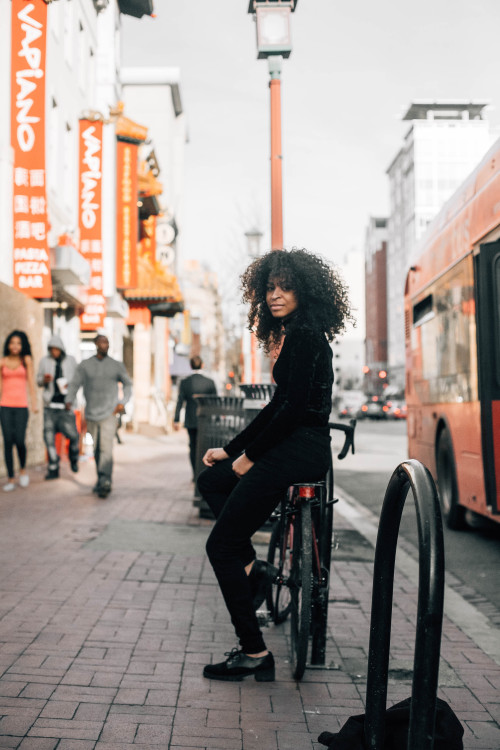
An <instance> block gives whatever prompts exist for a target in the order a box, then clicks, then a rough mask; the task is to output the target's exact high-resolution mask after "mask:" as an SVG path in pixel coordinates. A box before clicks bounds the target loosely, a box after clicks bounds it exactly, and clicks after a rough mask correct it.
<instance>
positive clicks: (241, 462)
mask: <svg viewBox="0 0 500 750" xmlns="http://www.w3.org/2000/svg"><path fill="white" fill-rule="evenodd" d="M253 464H254V462H253V461H250V459H249V458H247V457H246V455H245V454H244V453H243V455H241V456H240V457H239V458H237V459H236V461H235V462H234V463H233V466H232V468H233V471H234V473H235V474H236V476H237V477H239V478H241V477H242V476H244V475H245V474H246V473H247V471H250V469H251V468H252V466H253Z"/></svg>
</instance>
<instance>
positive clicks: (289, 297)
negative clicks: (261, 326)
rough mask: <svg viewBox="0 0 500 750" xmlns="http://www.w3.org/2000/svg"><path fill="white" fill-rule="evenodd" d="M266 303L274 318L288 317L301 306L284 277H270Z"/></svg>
mask: <svg viewBox="0 0 500 750" xmlns="http://www.w3.org/2000/svg"><path fill="white" fill-rule="evenodd" d="M266 303H267V306H268V308H269V310H270V312H271V315H272V316H273V318H286V317H287V316H288V315H291V314H292V313H293V312H295V310H296V309H297V308H298V306H299V302H298V300H297V296H296V294H295V292H294V290H293V289H292V288H291V286H290V285H289V284H287V282H285V281H283V280H282V279H276V278H273V277H270V278H269V281H268V282H267V292H266Z"/></svg>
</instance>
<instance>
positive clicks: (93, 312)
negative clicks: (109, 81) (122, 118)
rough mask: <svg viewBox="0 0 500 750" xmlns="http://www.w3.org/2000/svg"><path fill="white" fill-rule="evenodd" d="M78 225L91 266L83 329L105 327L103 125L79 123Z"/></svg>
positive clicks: (81, 246) (81, 244) (81, 241)
mask: <svg viewBox="0 0 500 750" xmlns="http://www.w3.org/2000/svg"><path fill="white" fill-rule="evenodd" d="M79 144H80V148H79V172H78V225H79V230H80V252H81V254H82V255H83V257H84V258H85V260H86V261H88V263H89V265H90V284H89V287H88V289H87V291H86V301H85V307H84V310H83V312H82V314H81V315H80V329H81V330H82V331H95V330H97V329H98V328H102V326H103V325H104V318H105V317H106V299H105V297H104V294H103V286H102V122H100V121H98V120H96V121H94V122H91V121H90V120H80V135H79Z"/></svg>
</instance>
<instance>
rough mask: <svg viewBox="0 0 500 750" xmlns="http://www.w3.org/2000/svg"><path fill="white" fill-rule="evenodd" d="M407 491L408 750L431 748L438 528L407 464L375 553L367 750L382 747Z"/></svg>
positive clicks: (419, 474) (432, 501)
mask: <svg viewBox="0 0 500 750" xmlns="http://www.w3.org/2000/svg"><path fill="white" fill-rule="evenodd" d="M410 488H411V490H412V493H413V498H414V501H415V506H416V512H417V522H418V545H419V585H418V610H417V629H416V638H415V655H414V661H413V685H412V699H411V709H410V726H409V734H408V745H407V750H432V747H433V745H434V731H435V729H434V725H435V715H436V696H437V687H438V673H439V655H440V647H441V628H442V622H443V598H444V543H443V526H442V520H441V509H440V506H439V499H438V495H437V491H436V486H435V484H434V481H433V479H432V477H431V475H430V472H429V470H428V469H427V468H426V467H425V466H424V465H423V464H421V463H420V462H419V461H415V460H408V461H404V462H403V463H401V464H399V466H398V467H397V468H396V470H395V471H394V473H393V475H392V477H391V479H390V481H389V484H388V486H387V490H386V493H385V498H384V503H383V506H382V511H381V515H380V525H379V530H378V535H377V545H376V548H375V564H374V571H373V593H372V611H371V622H370V646H369V656H368V677H367V685H366V715H365V744H366V747H367V748H369V750H382V748H383V743H384V729H385V711H386V701H387V680H388V670H389V649H390V642H391V620H392V598H393V588H394V567H395V560H396V547H397V542H398V535H399V525H400V522H401V515H402V512H403V508H404V504H405V500H406V496H407V494H408V490H409V489H410Z"/></svg>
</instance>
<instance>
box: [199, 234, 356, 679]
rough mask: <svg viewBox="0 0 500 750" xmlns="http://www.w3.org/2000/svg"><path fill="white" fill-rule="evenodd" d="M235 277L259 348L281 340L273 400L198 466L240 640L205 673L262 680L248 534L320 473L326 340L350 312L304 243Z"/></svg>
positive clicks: (214, 550)
mask: <svg viewBox="0 0 500 750" xmlns="http://www.w3.org/2000/svg"><path fill="white" fill-rule="evenodd" d="M241 278H242V289H243V299H244V301H246V302H248V303H250V311H249V314H248V324H249V328H250V330H253V331H254V332H255V335H256V337H257V339H258V341H259V342H260V343H261V345H262V346H263V348H264V351H265V352H268V353H269V352H270V351H271V350H276V349H277V348H278V347H279V346H280V345H281V344H282V346H281V351H280V354H279V357H278V359H277V360H276V364H275V366H274V371H273V376H274V379H275V380H276V384H277V388H276V391H275V393H274V396H273V398H272V400H271V402H270V403H269V404H268V405H267V406H265V407H264V409H262V411H261V412H260V413H259V414H258V415H257V417H256V418H255V419H254V420H253V422H251V423H250V424H249V425H248V427H246V428H245V429H244V430H243V431H242V432H241V433H240V434H239V435H237V436H236V437H235V438H234V439H233V440H231V442H230V443H228V444H227V445H225V446H224V447H223V448H211V449H210V450H208V451H207V452H206V454H205V456H204V457H203V462H204V464H205V465H206V466H207V467H209V468H207V469H205V470H204V471H203V472H202V473H201V474H200V476H199V478H198V487H199V489H200V492H201V495H202V496H203V498H204V499H205V500H206V501H207V503H208V505H209V506H210V508H211V509H212V511H213V513H214V515H215V517H216V519H217V521H216V523H215V525H214V527H213V529H212V532H211V534H210V536H209V538H208V541H207V554H208V557H209V559H210V562H211V564H212V566H213V569H214V572H215V575H216V577H217V580H218V582H219V585H220V588H221V591H222V594H223V597H224V600H225V603H226V606H227V608H228V610H229V614H230V616H231V621H232V623H233V626H234V629H235V631H236V635H237V637H238V639H239V644H240V650H238V649H233V651H231V652H230V653H228V654H226V655H227V656H228V658H227V659H226V660H225V661H223V662H220V663H218V664H208V665H207V666H206V667H205V668H204V671H203V674H204V676H205V677H208V678H211V679H216V680H238V681H239V680H242V679H243V678H244V677H246V676H248V675H252V674H253V675H254V676H255V679H256V680H258V681H261V682H268V681H272V680H274V674H275V667H274V659H273V655H272V654H271V652H270V651H268V650H267V648H266V645H265V643H264V640H263V637H262V633H261V631H260V629H259V625H258V621H257V616H256V614H255V610H256V609H257V608H258V607H259V606H260V604H261V603H262V602H263V601H264V598H265V592H266V587H267V581H268V579H269V577H270V575H272V574H273V571H272V569H271V570H270V569H269V566H268V565H267V563H264V562H263V561H260V560H256V555H255V550H254V548H253V546H252V544H251V537H252V535H253V534H254V533H255V532H256V531H257V529H259V528H260V527H261V526H262V524H263V523H264V522H265V521H266V520H267V519H268V518H269V516H270V515H271V513H272V511H273V510H274V508H275V507H276V506H277V505H278V503H279V502H280V500H281V498H282V496H283V492H284V491H286V489H287V487H289V486H290V485H291V484H295V483H298V482H315V481H318V480H321V479H323V478H324V476H325V474H326V472H327V470H328V467H329V464H330V457H331V448H330V433H329V428H328V420H329V417H330V412H331V408H332V385H333V368H332V350H331V347H330V345H329V343H328V342H329V341H332V340H333V338H334V336H335V335H336V334H338V333H339V332H340V331H342V330H343V329H344V328H345V324H346V322H347V320H349V319H350V318H351V315H350V306H349V301H348V298H347V290H346V287H345V286H344V284H343V282H342V281H341V279H340V278H339V276H338V275H337V273H336V272H335V270H334V269H333V268H331V267H330V266H329V265H328V264H327V263H325V261H324V260H322V259H321V258H320V257H319V256H317V255H313V254H311V253H308V252H307V251H306V250H298V249H293V250H289V251H288V250H273V251H271V252H268V253H267V254H266V255H264V256H262V257H260V258H257V259H256V260H255V261H254V262H253V263H252V264H251V265H250V266H249V267H248V268H247V270H246V271H245V273H244V274H243V275H242V277H241ZM282 342H283V343H282Z"/></svg>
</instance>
